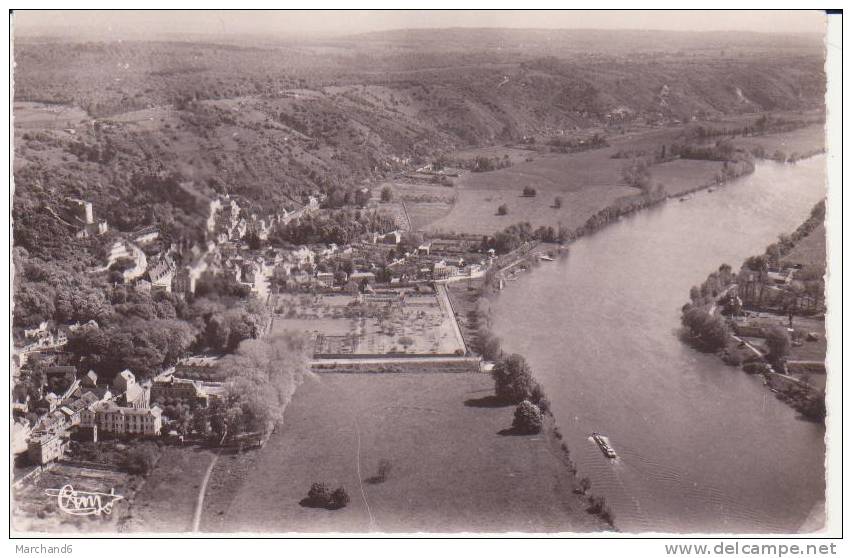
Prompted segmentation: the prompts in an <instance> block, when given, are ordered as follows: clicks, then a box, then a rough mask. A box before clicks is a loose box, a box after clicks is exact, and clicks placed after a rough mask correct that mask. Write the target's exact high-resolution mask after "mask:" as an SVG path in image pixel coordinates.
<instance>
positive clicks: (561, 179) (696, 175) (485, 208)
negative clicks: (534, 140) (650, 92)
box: [428, 128, 719, 234]
mask: <svg viewBox="0 0 852 558" xmlns="http://www.w3.org/2000/svg"><path fill="white" fill-rule="evenodd" d="M681 133H682V128H670V129H654V130H650V131H647V130H646V131H644V132H641V133H636V134H634V135H624V136H613V137H611V138H607V139H608V141H609V142H610V144H611V145H610V146H609V147H606V148H602V149H594V150H590V151H583V152H580V153H573V154H558V153H548V154H540V155H537V156H536V157H535V158H534V160H533V161H531V162H522V163H518V164H515V165H513V166H511V167H509V168H506V169H500V170H496V171H491V172H483V173H468V174H465V175H463V176H462V177H461V178H460V179H459V180H458V183H457V201H456V204H455V206H454V207H453V209H452V211H451V212H450V213H449V215H447V216H446V217H444V218H441V219H438V220H437V221H435V222H434V223H432V224H431V225H429V227H428V229H429V230H432V231H455V232H464V233H475V234H492V233H494V232H496V231H498V230H500V229H503V228H505V227H506V226H508V225H510V224H513V223H517V222H521V221H529V222H530V224H532V225H533V227H538V226H540V225H549V226H554V227H555V226H556V225H558V224H562V225H564V226H566V227H568V228H569V229H574V228H576V227H579V226H581V225H582V224H583V223H584V222H585V221H586V220H587V219H588V218H589V217H590V216H592V215H593V214H594V213H596V212H597V211H598V210H600V209H602V208H604V207H606V206H608V205H610V204H612V203H613V202H614V201H615V200H617V199H618V198H620V197H623V196H628V195H632V194H637V193H638V190H637V189H636V188H631V187H629V186H627V185H626V184H625V183H624V181H623V179H622V167H623V166H624V165H625V164H626V163H627V160H626V159H614V158H612V156H613V155H614V154H616V153H617V152H619V151H635V152H642V153H646V154H651V153H655V152H657V151H659V150H660V148H661V146H662V145H664V144H671V143H672V142H674V141H677V140H678V138H679V137H680V135H681ZM718 167H719V165H718V164H716V165H708V164H706V162H704V161H682V162H678V164H677V165H676V166H674V167H671V168H670V169H667V168H665V165H656V166H654V167H652V169H651V172H652V176H653V179H654V180H655V181H657V180H658V176H657V171H658V169H660V171H661V172H662V173H663V175H662V177H660V178H662V180H659V181H661V182H663V183H666V187H667V189H670V190H671V191H673V192H675V191H681V190H684V189H688V188H691V187H695V186H696V185H698V184H704V183H708V182H710V181H711V180H712V179H713V176H714V175H715V174H716V172H717V171H718ZM682 177H688V183H687V184H683V185H680V184H679V183H677V181H678V180H680V179H681V178H682ZM526 186H531V187H533V188H535V189H536V191H537V195H536V196H535V197H523V196H522V190H523V188H524V187H526ZM556 196H559V197H561V198H562V207H561V208H558V209H557V208H555V207H554V199H555V198H556ZM501 204H506V206H507V207H508V215H504V216H500V215H497V208H498V206H500V205H501Z"/></svg>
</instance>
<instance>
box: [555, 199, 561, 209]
mask: <svg viewBox="0 0 852 558" xmlns="http://www.w3.org/2000/svg"><path fill="white" fill-rule="evenodd" d="M560 207H562V197H561V196H556V198H554V200H553V208H554V209H559V208H560Z"/></svg>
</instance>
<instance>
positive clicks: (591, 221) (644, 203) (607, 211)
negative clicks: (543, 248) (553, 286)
mask: <svg viewBox="0 0 852 558" xmlns="http://www.w3.org/2000/svg"><path fill="white" fill-rule="evenodd" d="M667 197H668V196H667V194H666V192H665V191H664V190H663V189H662V188H656V189H654V191H653V192H645V193H643V194H642V195H639V196H632V197H630V198H627V199H622V200H620V202H619V203H616V204H614V205H610V206H608V207H605V208H603V209H601V210H600V211H598V212H597V213H595V214H594V215H592V216H591V217H589V218H588V219H587V220H586V222H585V223H584V224H583V226H582V227H580V228H579V229H577V230H576V231H574V233H573V234H569V235H568V236H567V237H566V239H567V240H573V239H574V238H579V237H581V236H584V235H587V234H591V233H593V232H595V231H597V230H599V229H601V228H602V227H604V226H606V225H608V224H609V223H611V222H613V221H615V220H616V219H618V218H619V217H622V216H624V215H630V214H631V213H635V212H636V211H639V210H641V209H645V208H646V207H651V206H653V205H657V204H659V203H662V202H664V201H665V200H666V198H667Z"/></svg>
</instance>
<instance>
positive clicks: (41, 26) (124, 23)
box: [14, 10, 826, 36]
mask: <svg viewBox="0 0 852 558" xmlns="http://www.w3.org/2000/svg"><path fill="white" fill-rule="evenodd" d="M825 18H826V16H825V15H824V13H823V12H822V11H818V10H814V11H790V10H779V11H745V10H743V11H736V12H731V11H722V10H719V11H674V10H672V11H654V10H647V11H626V10H625V11H604V10H598V11H590V10H584V11H508V10H507V11H496V10H495V11H470V10H466V11H449V10H434V11H422V10H412V11H367V10H357V11H355V10H353V11H345V12H344V11H337V12H334V11H214V10H209V11H153V10H152V11H106V10H104V11H94V10H81V11H27V10H17V11H16V12H15V14H14V26H15V27H14V28H15V33H16V34H20V35H33V34H39V35H40V34H44V33H45V32H46V33H48V34H53V33H59V34H62V35H69V34H74V30H78V31H80V32H82V31H83V30H86V31H87V32H88V33H100V34H105V35H115V34H123V35H135V34H152V33H191V34H214V35H222V34H225V35H231V34H233V35H245V34H262V35H279V36H304V35H345V34H353V33H363V32H368V31H382V30H388V29H405V28H409V29H410V28H440V27H508V28H542V29H662V30H679V31H762V32H775V33H808V32H811V33H824V26H825Z"/></svg>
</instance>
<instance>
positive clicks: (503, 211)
mask: <svg viewBox="0 0 852 558" xmlns="http://www.w3.org/2000/svg"><path fill="white" fill-rule="evenodd" d="M508 214H509V208H508V206H507V205H506V204H505V203H504V204H501V205H500V207H498V208H497V215H508Z"/></svg>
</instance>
